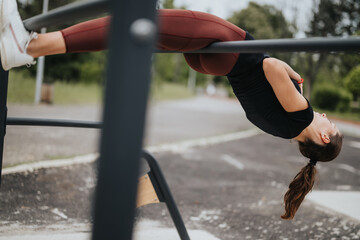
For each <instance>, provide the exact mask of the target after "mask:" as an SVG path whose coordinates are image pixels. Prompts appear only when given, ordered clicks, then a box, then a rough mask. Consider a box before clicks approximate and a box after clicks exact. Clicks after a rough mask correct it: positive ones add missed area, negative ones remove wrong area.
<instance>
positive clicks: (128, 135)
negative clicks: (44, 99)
mask: <svg viewBox="0 0 360 240" xmlns="http://www.w3.org/2000/svg"><path fill="white" fill-rule="evenodd" d="M155 5H156V0H146V1H143V0H132V1H119V0H91V1H87V2H80V3H73V4H69V5H66V6H63V7H61V8H58V9H55V10H52V11H49V12H48V13H46V14H41V15H38V16H35V17H32V18H30V19H27V20H25V21H24V24H25V27H26V28H27V29H29V30H38V29H40V28H42V27H49V26H53V25H54V24H59V23H63V22H68V21H75V20H80V19H82V18H85V17H93V16H94V15H96V14H102V13H105V12H108V9H110V13H111V15H112V16H113V17H112V24H111V31H110V38H109V41H110V42H109V50H110V51H109V61H108V66H107V81H106V88H105V89H106V94H105V100H104V114H103V123H99V122H85V121H72V120H68V121H65V120H56V119H27V118H7V107H6V102H7V87H8V72H5V71H4V70H3V69H0V136H1V137H0V173H1V166H2V157H3V145H4V136H5V133H6V125H36V126H59V127H83V128H102V134H101V145H100V164H99V176H98V185H97V188H96V199H95V211H94V213H95V215H94V226H93V235H92V239H131V238H132V230H133V219H134V209H135V198H136V192H137V191H136V189H137V177H138V176H137V173H138V169H139V160H140V158H141V157H143V158H145V160H147V162H148V164H149V166H150V168H151V169H152V172H153V174H154V176H155V178H156V180H155V181H157V183H158V185H159V187H160V188H161V189H163V192H162V195H163V197H164V199H165V202H166V204H167V206H168V209H169V212H170V214H171V216H172V218H173V219H174V223H175V225H176V228H177V230H178V232H179V234H180V236H181V239H189V236H188V234H187V231H186V228H185V225H184V223H183V221H182V219H181V215H180V213H179V211H178V209H177V206H176V204H175V201H174V199H173V197H172V195H171V193H170V189H169V188H168V186H167V184H166V181H165V178H164V176H163V174H162V172H161V170H160V167H159V166H158V164H157V162H156V160H155V158H154V157H153V156H151V155H150V154H149V153H147V152H142V153H141V147H142V139H143V132H144V122H145V120H144V119H145V113H146V102H147V98H148V91H149V83H150V58H151V54H152V52H153V50H154V49H153V46H154V45H155V44H154V43H155V38H154V37H153V36H155V35H156V34H155V28H154V29H151V26H153V25H154V22H155V21H156V20H155V19H156V17H155ZM139 6H141V7H139ZM135 23H137V24H138V23H139V24H147V25H146V26H147V28H145V29H149V28H148V27H149V26H150V30H151V31H150V32H141V31H140V32H138V31H137V28H136V26H135V25H136V24H135ZM115 26H116V27H115ZM129 26H131V28H129ZM142 29H144V28H142ZM264 51H277V52H294V51H313V52H322V51H326V52H337V51H347V52H359V51H360V38H347V39H344V38H313V39H274V40H255V41H240V42H239V41H237V42H222V43H213V44H211V45H210V46H208V47H206V48H204V49H200V50H197V51H192V52H193V53H230V52H244V53H248V52H264ZM158 52H160V53H161V52H169V51H158ZM138 69H141V71H138ZM135 95H136V96H137V97H136V98H134V97H133V96H135ZM130 102H131V104H129V103H130ZM114 103H117V104H114ZM119 145H120V146H121V148H119V147H118V146H119ZM114 159H118V161H114ZM0 181H1V178H0ZM115 182H128V183H129V184H121V185H119V184H114V183H115ZM123 192H127V193H128V194H126V195H123V194H122V193H123Z"/></svg>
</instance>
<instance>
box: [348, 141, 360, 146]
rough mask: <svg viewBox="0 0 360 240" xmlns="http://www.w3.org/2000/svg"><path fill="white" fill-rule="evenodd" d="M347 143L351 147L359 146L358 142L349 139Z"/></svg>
mask: <svg viewBox="0 0 360 240" xmlns="http://www.w3.org/2000/svg"><path fill="white" fill-rule="evenodd" d="M348 145H349V146H350V147H353V148H360V142H355V141H349V143H348Z"/></svg>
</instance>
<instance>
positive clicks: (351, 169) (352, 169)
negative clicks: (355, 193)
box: [337, 163, 360, 175]
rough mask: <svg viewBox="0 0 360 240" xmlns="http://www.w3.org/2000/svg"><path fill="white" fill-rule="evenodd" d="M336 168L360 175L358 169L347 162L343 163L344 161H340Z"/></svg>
mask: <svg viewBox="0 0 360 240" xmlns="http://www.w3.org/2000/svg"><path fill="white" fill-rule="evenodd" d="M337 166H338V168H340V169H342V170H345V171H348V172H351V173H353V174H357V175H360V171H359V170H357V169H356V168H354V167H353V166H350V165H348V164H344V163H340V164H338V165H337Z"/></svg>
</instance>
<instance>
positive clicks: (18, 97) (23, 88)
mask: <svg viewBox="0 0 360 240" xmlns="http://www.w3.org/2000/svg"><path fill="white" fill-rule="evenodd" d="M34 97H35V80H34V79H31V78H29V77H28V76H26V75H25V74H24V73H22V72H16V71H10V73H9V85H8V98H7V100H8V102H11V103H33V102H34Z"/></svg>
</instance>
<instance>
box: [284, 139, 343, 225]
mask: <svg viewBox="0 0 360 240" xmlns="http://www.w3.org/2000/svg"><path fill="white" fill-rule="evenodd" d="M342 139H343V136H342V135H341V134H339V133H337V134H336V135H333V136H330V143H328V144H325V145H319V144H317V143H315V142H314V141H312V140H310V139H306V140H305V141H304V142H299V150H300V152H301V154H302V155H304V157H307V158H309V159H310V160H312V161H319V162H328V161H331V160H333V159H335V158H336V157H337V156H338V154H339V153H340V150H341V146H342ZM316 172H317V171H316V169H315V164H313V163H310V162H309V163H308V164H307V165H306V166H305V167H303V168H302V169H301V171H300V172H299V173H298V174H297V175H296V176H295V178H294V179H293V181H292V182H291V183H290V185H289V190H288V191H287V192H286V194H285V196H284V202H285V213H284V214H283V215H282V216H281V218H283V219H288V220H290V219H293V218H294V216H295V213H296V211H297V210H298V209H299V207H300V204H301V203H302V201H303V200H304V198H305V196H306V194H308V192H310V191H311V189H312V187H313V186H314V182H315V177H316Z"/></svg>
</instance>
